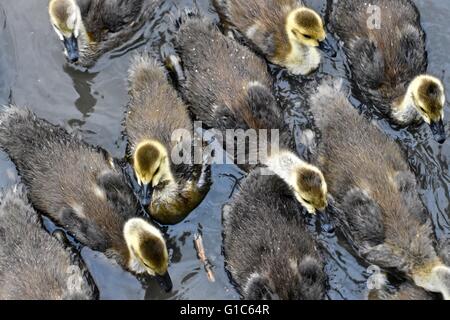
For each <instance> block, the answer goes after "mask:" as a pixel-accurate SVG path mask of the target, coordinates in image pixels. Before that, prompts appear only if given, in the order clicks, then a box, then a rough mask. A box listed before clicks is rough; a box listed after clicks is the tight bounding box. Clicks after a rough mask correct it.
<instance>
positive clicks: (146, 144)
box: [125, 56, 211, 224]
mask: <svg viewBox="0 0 450 320" xmlns="http://www.w3.org/2000/svg"><path fill="white" fill-rule="evenodd" d="M129 83H130V86H129V92H130V96H131V100H130V103H129V107H128V112H127V116H126V119H125V125H126V135H127V137H128V144H129V148H128V149H129V158H130V159H131V163H132V165H133V168H134V173H135V176H136V178H137V181H138V182H139V184H140V185H141V188H142V193H141V194H142V199H143V201H142V203H143V205H144V206H149V212H150V215H151V216H152V218H154V219H155V220H157V221H158V222H160V223H163V224H175V223H178V222H180V221H182V220H183V219H184V218H186V216H187V215H188V214H189V213H190V212H191V211H192V210H194V209H195V208H196V207H197V206H198V205H199V204H200V202H202V200H203V199H204V198H205V196H206V194H207V193H208V191H209V187H210V186H211V168H210V165H208V164H204V165H202V164H195V163H194V153H193V152H192V150H193V148H194V145H195V144H196V141H194V127H193V124H192V121H191V119H190V117H189V114H188V110H187V107H186V105H185V104H184V103H183V101H182V100H181V99H180V98H179V97H178V95H177V93H176V91H175V89H174V88H173V87H172V86H171V85H170V84H169V83H168V80H167V77H166V74H165V73H164V69H163V68H162V66H160V64H159V63H158V62H157V61H155V60H154V59H151V58H149V57H148V56H136V57H135V59H134V60H133V62H132V65H131V67H130V72H129ZM179 130H183V131H184V133H186V134H188V135H190V136H191V138H190V139H189V137H188V136H184V137H183V136H179V137H177V136H173V133H174V132H177V131H179ZM197 143H198V145H199V146H201V145H202V144H201V141H197ZM174 150H178V151H179V152H183V154H186V155H189V154H190V155H191V156H190V157H188V158H186V159H184V160H183V161H181V163H174V162H173V161H172V152H173V151H174ZM186 160H187V161H186ZM151 188H153V193H152V197H151V200H150V197H149V192H150V189H151Z"/></svg>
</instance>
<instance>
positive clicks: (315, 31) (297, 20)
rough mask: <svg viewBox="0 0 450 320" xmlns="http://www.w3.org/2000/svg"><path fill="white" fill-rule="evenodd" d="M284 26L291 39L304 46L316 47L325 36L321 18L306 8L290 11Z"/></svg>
mask: <svg viewBox="0 0 450 320" xmlns="http://www.w3.org/2000/svg"><path fill="white" fill-rule="evenodd" d="M286 28H287V33H288V35H289V37H290V38H291V39H295V41H297V42H298V43H300V44H303V45H305V46H311V47H317V46H319V44H320V42H322V41H324V40H325V37H326V33H325V28H324V25H323V21H322V18H321V17H320V16H319V15H318V14H317V13H316V12H315V11H314V10H311V9H308V8H300V9H296V10H294V11H292V12H291V13H290V14H289V15H288V18H287V23H286Z"/></svg>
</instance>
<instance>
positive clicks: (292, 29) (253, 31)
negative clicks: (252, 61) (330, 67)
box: [213, 0, 326, 75]
mask: <svg viewBox="0 0 450 320" xmlns="http://www.w3.org/2000/svg"><path fill="white" fill-rule="evenodd" d="M213 3H214V6H215V8H216V10H217V12H218V13H219V16H220V18H221V20H222V23H223V24H224V25H225V27H226V28H228V29H231V30H236V31H238V32H239V34H241V35H243V36H244V37H245V39H247V41H249V42H250V44H252V45H253V46H254V47H255V48H256V49H257V51H259V52H260V53H262V54H263V55H264V56H265V57H266V58H267V59H268V60H269V61H270V62H272V63H274V64H276V65H279V66H282V67H284V68H287V70H288V71H290V72H291V73H292V74H295V75H307V74H310V73H311V72H313V71H315V70H316V69H317V68H318V67H319V65H320V61H321V54H320V52H319V50H318V49H317V47H318V46H320V45H321V44H323V43H324V40H325V37H326V32H325V28H324V23H323V20H322V18H321V17H320V16H319V14H317V13H316V12H315V11H314V10H312V9H309V8H307V7H306V6H305V5H304V3H303V1H298V0H247V1H240V0H214V1H213Z"/></svg>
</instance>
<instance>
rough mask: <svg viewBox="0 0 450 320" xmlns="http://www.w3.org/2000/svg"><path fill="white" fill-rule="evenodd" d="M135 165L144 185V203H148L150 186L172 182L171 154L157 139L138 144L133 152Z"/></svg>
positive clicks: (137, 176) (142, 185)
mask: <svg viewBox="0 0 450 320" xmlns="http://www.w3.org/2000/svg"><path fill="white" fill-rule="evenodd" d="M133 167H134V172H135V175H136V179H137V181H138V183H139V185H140V186H141V187H142V192H143V193H144V194H143V196H144V197H143V199H144V200H143V201H144V203H143V205H145V206H146V205H148V204H149V203H146V202H147V200H146V199H147V195H148V191H149V188H151V187H152V188H154V187H156V186H158V185H159V184H162V183H169V182H172V181H173V180H174V179H173V175H172V171H171V169H170V161H169V154H168V152H167V150H166V148H165V147H164V146H163V145H162V144H161V143H159V142H158V141H155V140H146V141H143V142H141V143H140V144H138V145H137V147H136V149H135V151H134V154H133Z"/></svg>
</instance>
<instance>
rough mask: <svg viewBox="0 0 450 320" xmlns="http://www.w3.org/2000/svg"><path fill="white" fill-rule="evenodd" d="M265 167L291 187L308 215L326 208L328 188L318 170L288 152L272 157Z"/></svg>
mask: <svg viewBox="0 0 450 320" xmlns="http://www.w3.org/2000/svg"><path fill="white" fill-rule="evenodd" d="M267 167H268V168H269V169H270V170H271V171H273V172H274V173H275V174H277V175H278V176H279V177H280V178H282V179H283V180H284V181H285V182H286V183H287V184H288V185H289V186H290V187H291V189H292V190H293V193H294V195H295V198H296V199H297V200H298V201H299V202H300V203H301V204H302V205H303V207H304V208H306V210H307V211H308V212H309V213H310V214H316V212H317V211H323V210H325V208H326V207H327V206H328V201H327V196H328V187H327V184H326V182H325V177H324V176H323V174H322V172H321V171H320V170H319V168H317V167H315V166H313V165H310V164H308V163H306V162H305V161H303V160H301V159H300V158H299V157H298V156H297V155H295V154H294V153H292V152H289V151H282V152H280V153H277V154H275V155H272V156H271V157H270V158H269V159H268V162H267Z"/></svg>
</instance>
